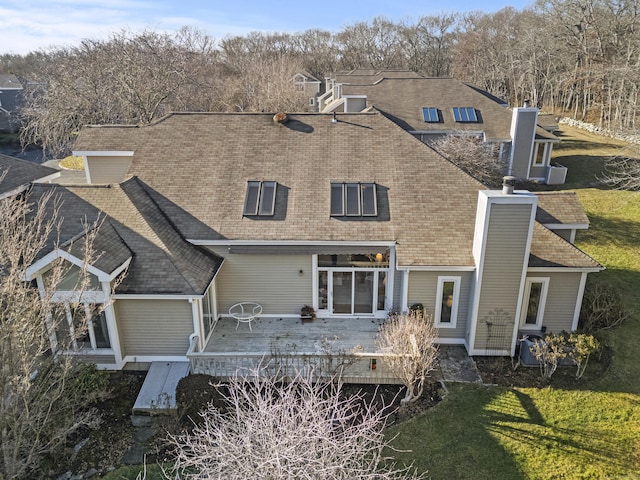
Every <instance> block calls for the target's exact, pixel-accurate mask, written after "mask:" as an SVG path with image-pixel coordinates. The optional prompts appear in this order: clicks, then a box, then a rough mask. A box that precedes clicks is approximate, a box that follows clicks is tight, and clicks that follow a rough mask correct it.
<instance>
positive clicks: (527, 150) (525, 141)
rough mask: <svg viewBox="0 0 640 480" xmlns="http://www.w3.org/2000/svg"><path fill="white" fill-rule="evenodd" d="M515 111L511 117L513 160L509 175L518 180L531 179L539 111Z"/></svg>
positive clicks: (532, 108)
mask: <svg viewBox="0 0 640 480" xmlns="http://www.w3.org/2000/svg"><path fill="white" fill-rule="evenodd" d="M528 104H529V103H528V101H527V102H525V106H524V107H516V108H514V109H513V114H512V117H511V158H510V159H509V175H513V176H514V177H516V178H529V167H530V164H531V153H532V152H533V144H534V140H535V136H536V126H537V123H538V109H537V108H535V107H529V106H528Z"/></svg>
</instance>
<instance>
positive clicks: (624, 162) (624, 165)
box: [601, 144, 640, 191]
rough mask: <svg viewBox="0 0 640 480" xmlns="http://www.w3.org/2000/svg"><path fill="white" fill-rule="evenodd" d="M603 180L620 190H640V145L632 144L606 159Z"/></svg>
mask: <svg viewBox="0 0 640 480" xmlns="http://www.w3.org/2000/svg"><path fill="white" fill-rule="evenodd" d="M601 180H602V181H603V182H604V183H606V184H607V185H610V186H612V187H615V188H618V189H620V190H633V191H637V190H640V145H638V144H630V145H629V146H627V147H626V148H624V149H623V150H622V152H621V153H620V154H619V155H616V156H614V157H609V158H608V159H606V160H605V165H604V173H603V175H602V178H601Z"/></svg>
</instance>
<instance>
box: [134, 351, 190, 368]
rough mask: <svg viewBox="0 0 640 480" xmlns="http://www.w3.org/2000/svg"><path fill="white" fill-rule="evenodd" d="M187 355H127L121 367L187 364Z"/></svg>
mask: <svg viewBox="0 0 640 480" xmlns="http://www.w3.org/2000/svg"><path fill="white" fill-rule="evenodd" d="M188 361H189V359H188V358H187V355H186V354H185V355H184V356H180V355H173V356H171V355H127V356H126V357H124V358H123V359H122V364H123V365H122V366H123V367H124V365H125V364H127V363H151V362H188Z"/></svg>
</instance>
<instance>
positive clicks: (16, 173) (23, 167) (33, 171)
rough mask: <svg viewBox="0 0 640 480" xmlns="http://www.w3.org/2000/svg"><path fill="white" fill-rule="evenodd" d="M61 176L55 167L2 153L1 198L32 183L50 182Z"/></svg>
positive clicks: (25, 188)
mask: <svg viewBox="0 0 640 480" xmlns="http://www.w3.org/2000/svg"><path fill="white" fill-rule="evenodd" d="M59 176H60V172H59V171H58V170H56V169H54V168H50V167H46V166H44V165H39V164H37V163H33V162H28V161H26V160H21V159H18V158H14V157H10V156H8V155H2V154H0V200H2V199H3V198H8V197H13V196H15V195H18V194H20V193H22V192H24V191H25V190H27V189H28V188H29V186H30V185H31V183H33V182H38V183H48V182H50V181H52V180H54V179H55V178H58V177H59Z"/></svg>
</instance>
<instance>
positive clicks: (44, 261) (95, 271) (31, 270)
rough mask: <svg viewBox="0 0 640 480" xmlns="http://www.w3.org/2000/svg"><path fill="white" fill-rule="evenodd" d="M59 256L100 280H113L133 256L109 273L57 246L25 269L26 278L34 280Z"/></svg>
mask: <svg viewBox="0 0 640 480" xmlns="http://www.w3.org/2000/svg"><path fill="white" fill-rule="evenodd" d="M57 258H62V259H64V260H66V261H68V262H70V263H72V264H73V265H75V266H77V267H79V268H81V269H85V268H86V270H87V272H89V273H90V274H92V275H94V276H96V277H98V280H99V281H100V282H111V281H112V280H113V279H114V278H115V277H116V276H117V275H118V274H119V273H121V272H122V271H124V270H125V269H126V268H127V267H128V266H129V263H130V262H131V260H132V258H133V257H129V258H127V260H125V261H124V263H123V264H122V265H120V266H119V267H118V268H116V269H115V270H114V271H113V273H108V272H104V271H102V270H100V269H99V268H96V267H94V266H93V265H91V264H90V263H87V262H85V261H84V260H81V259H80V258H78V257H76V256H75V255H72V254H70V253H69V252H67V251H66V250H64V249H62V248H56V249H54V250H52V251H51V252H49V253H47V254H46V255H45V256H44V257H42V258H41V259H40V260H38V261H37V262H35V263H33V264H32V265H30V266H28V267H27V269H26V270H25V278H26V279H27V280H33V278H34V277H35V276H36V275H39V274H40V273H41V271H42V270H44V269H45V268H46V267H47V266H49V264H50V263H51V262H53V261H54V260H56V259H57Z"/></svg>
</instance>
